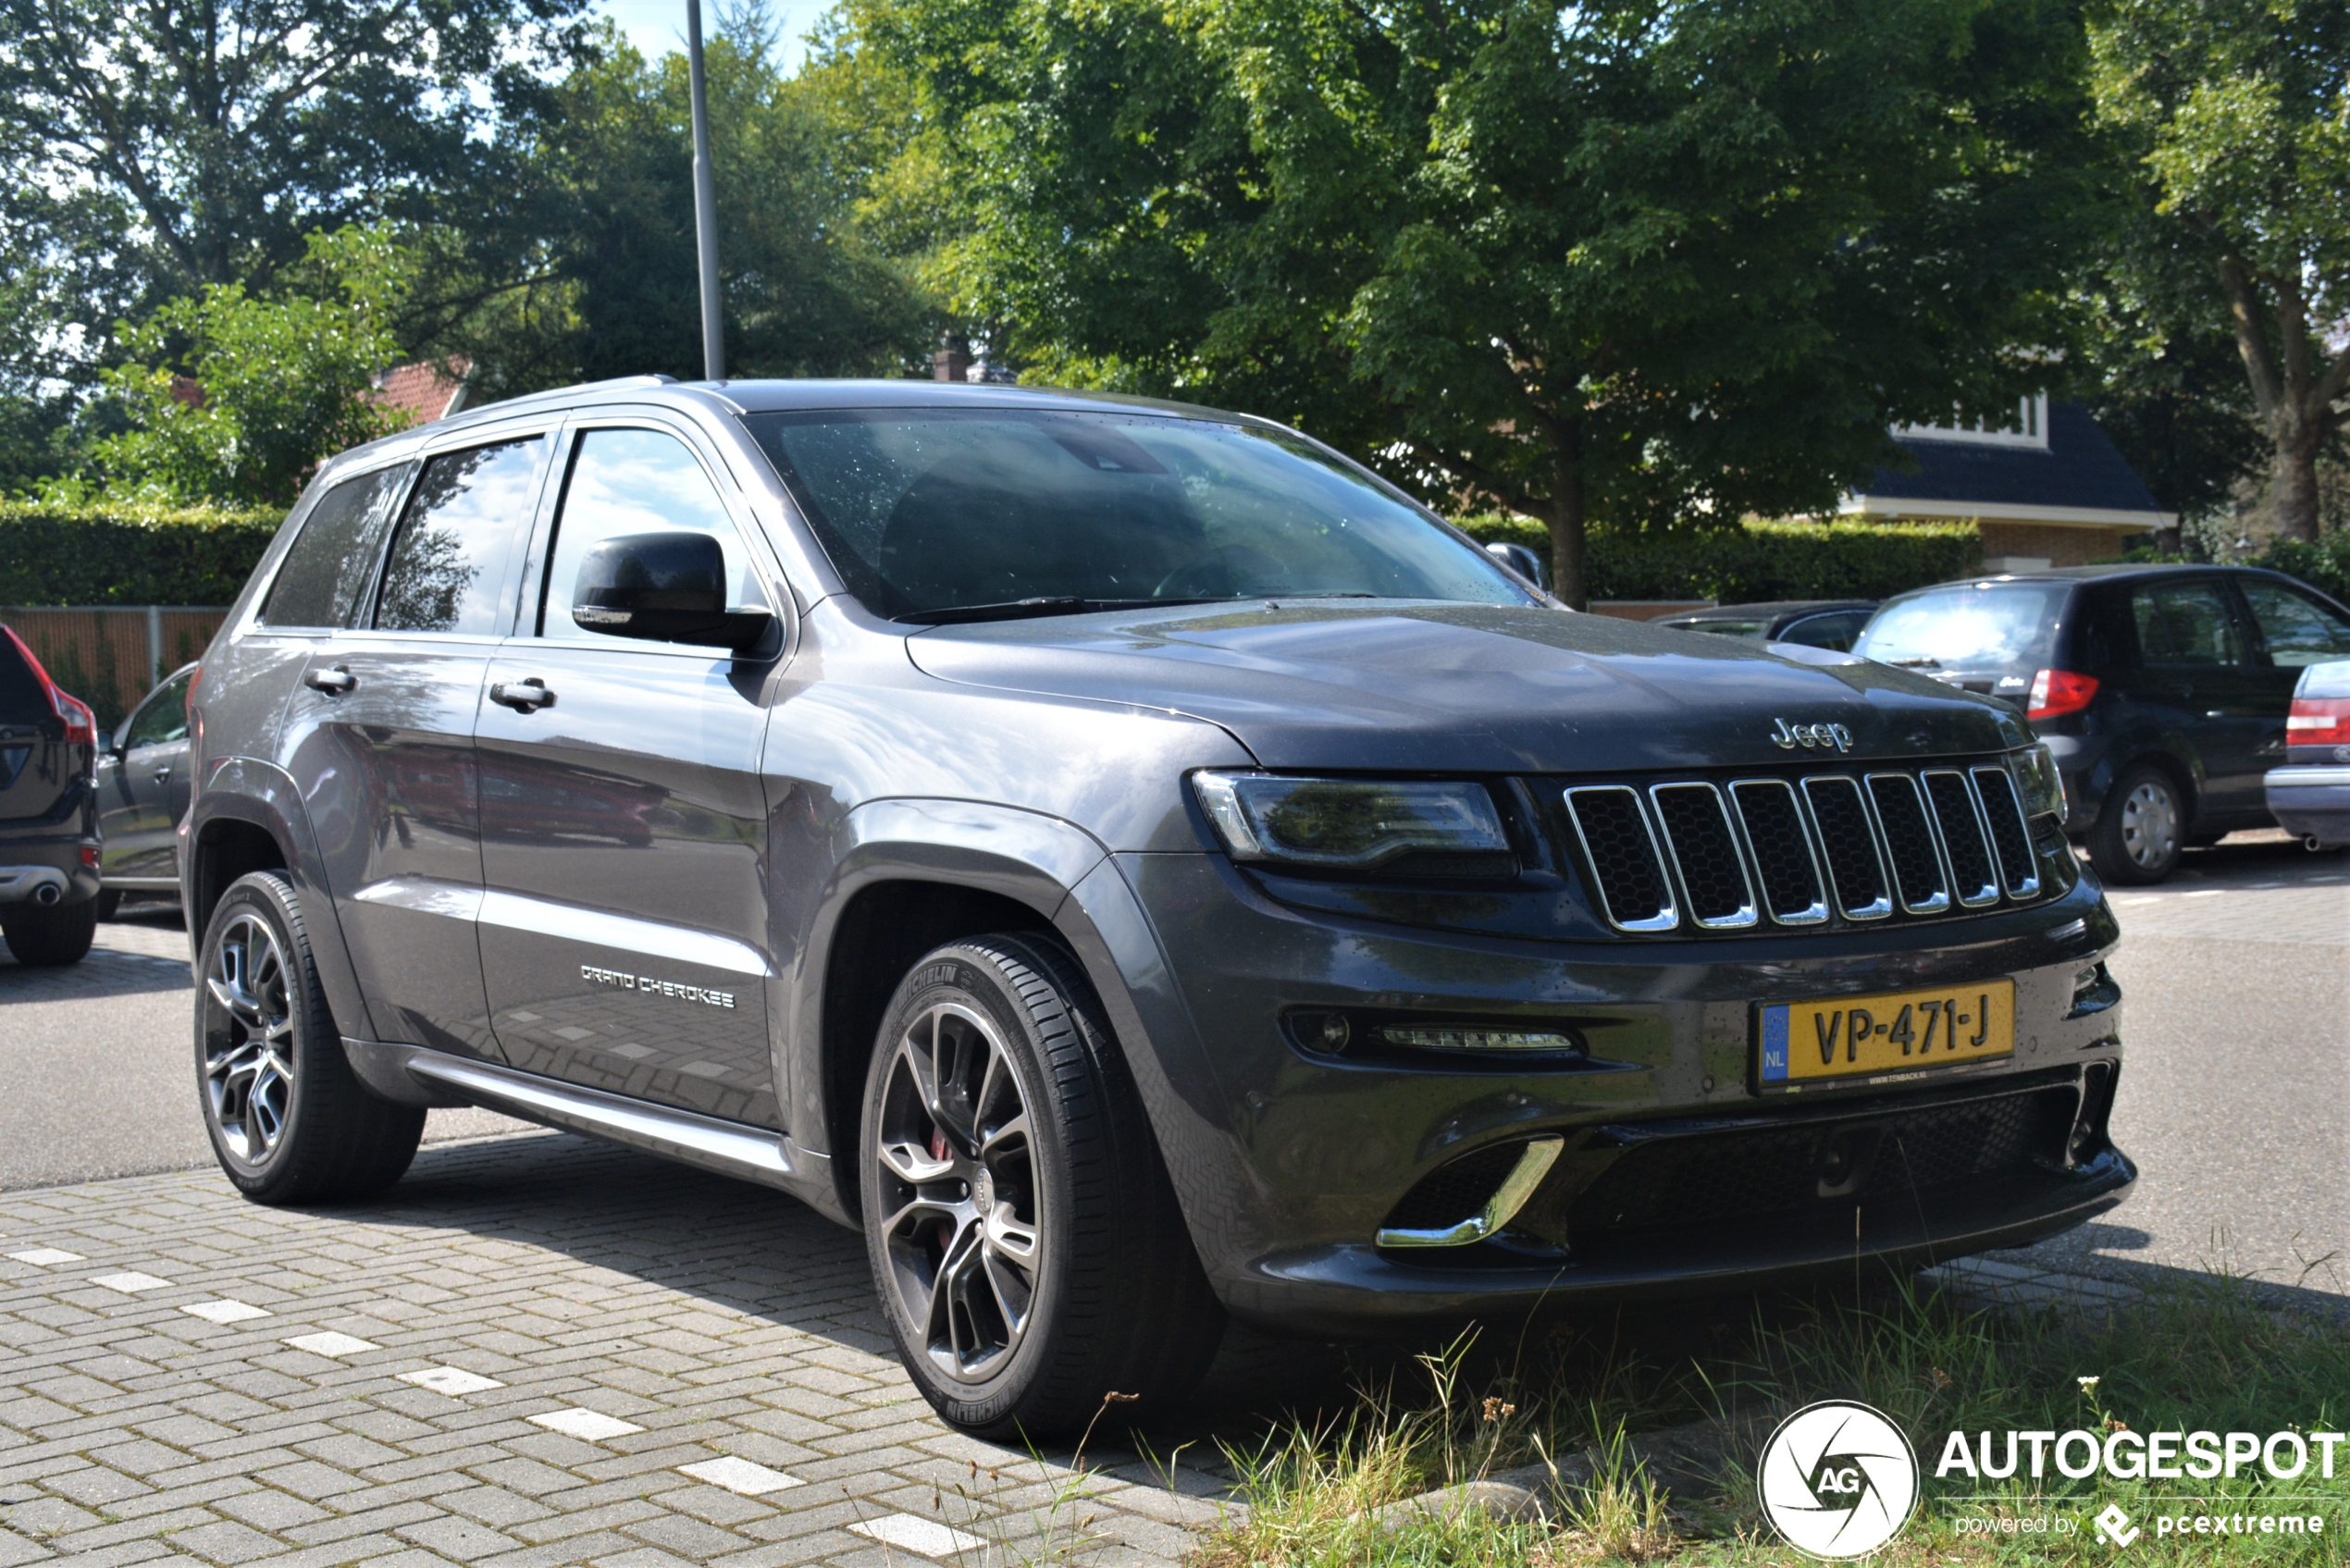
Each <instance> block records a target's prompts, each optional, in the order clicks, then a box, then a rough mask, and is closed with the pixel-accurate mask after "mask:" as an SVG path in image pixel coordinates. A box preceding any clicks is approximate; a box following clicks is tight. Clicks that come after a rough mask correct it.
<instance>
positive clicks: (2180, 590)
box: [2130, 583, 2244, 665]
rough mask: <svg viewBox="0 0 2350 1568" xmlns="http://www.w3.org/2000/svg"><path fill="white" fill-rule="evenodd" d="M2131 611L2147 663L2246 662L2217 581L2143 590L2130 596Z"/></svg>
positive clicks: (2163, 585)
mask: <svg viewBox="0 0 2350 1568" xmlns="http://www.w3.org/2000/svg"><path fill="white" fill-rule="evenodd" d="M2130 610H2131V613H2132V614H2133V616H2134V618H2135V619H2136V621H2137V623H2138V648H2139V650H2140V651H2141V652H2142V653H2143V654H2144V655H2145V657H2146V662H2147V663H2148V664H2171V665H2176V664H2241V663H2243V662H2244V640H2243V638H2241V637H2239V636H2237V635H2236V624H2235V622H2234V620H2233V619H2232V617H2231V616H2230V615H2229V614H2228V601H2227V599H2225V598H2223V597H2222V596H2221V594H2220V585H2218V584H2217V583H2161V584H2155V585H2151V586H2146V587H2142V588H2139V589H2137V590H2136V591H2135V592H2134V593H2133V594H2132V595H2131V596H2130Z"/></svg>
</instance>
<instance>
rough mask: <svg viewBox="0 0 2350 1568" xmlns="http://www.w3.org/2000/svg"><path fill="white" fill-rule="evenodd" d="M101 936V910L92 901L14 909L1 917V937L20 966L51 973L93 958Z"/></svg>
mask: <svg viewBox="0 0 2350 1568" xmlns="http://www.w3.org/2000/svg"><path fill="white" fill-rule="evenodd" d="M97 935H98V906H97V904H96V903H95V902H94V901H93V900H89V899H84V900H83V901H82V902H81V903H79V904H59V905H56V906H55V907H51V908H46V909H44V908H42V907H40V906H39V905H33V906H31V907H19V908H13V909H10V910H9V911H8V913H7V914H6V915H5V916H0V937H5V938H6V940H7V944H8V951H9V952H10V953H11V954H13V955H14V956H15V957H16V960H17V962H18V963H19V964H24V965H27V966H29V967H31V968H35V969H48V968H51V967H53V966H56V965H60V964H78V963H80V962H81V960H82V959H83V958H85V957H88V956H89V954H90V944H91V943H92V942H93V941H94V940H95V939H96V938H97Z"/></svg>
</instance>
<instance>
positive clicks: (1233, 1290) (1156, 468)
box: [183, 379, 2135, 1434]
mask: <svg viewBox="0 0 2350 1568" xmlns="http://www.w3.org/2000/svg"><path fill="white" fill-rule="evenodd" d="M1800 652H1801V653H1802V654H1803V655H1804V658H1803V659H1802V660H1801V661H1796V660H1793V659H1786V658H1780V657H1778V656H1776V655H1774V654H1773V653H1771V652H1769V651H1767V650H1766V649H1764V648H1762V647H1761V646H1759V645H1754V644H1749V643H1742V642H1739V641H1737V640H1734V639H1731V638H1727V637H1715V636H1695V635H1691V634H1688V633H1678V632H1670V631H1660V630H1657V629H1655V628H1652V627H1649V626H1642V625H1637V624H1631V623H1624V622H1618V621H1610V620H1606V619H1603V618H1601V617H1597V616H1587V615H1578V614H1575V613H1572V612H1569V611H1565V610H1564V609H1562V608H1561V607H1559V606H1558V605H1556V604H1555V603H1552V602H1551V601H1549V600H1547V599H1543V598H1542V597H1541V596H1540V591H1539V590H1538V589H1537V588H1535V587H1534V586H1532V585H1531V584H1529V583H1527V582H1526V581H1524V580H1523V579H1522V578H1520V577H1519V576H1517V575H1516V574H1514V573H1512V572H1510V571H1507V570H1504V569H1503V566H1502V565H1501V564H1499V563H1498V562H1495V561H1494V560H1492V559H1491V558H1490V556H1489V555H1487V554H1486V553H1485V552H1484V551H1482V550H1480V549H1478V548H1477V546H1476V545H1475V544H1474V543H1472V542H1471V541H1470V540H1469V539H1468V538H1466V537H1464V536H1463V535H1461V534H1458V533H1456V532H1454V531H1453V530H1452V529H1450V528H1448V527H1447V526H1445V525H1443V524H1442V523H1441V522H1440V521H1439V520H1438V519H1437V518H1435V517H1434V516H1433V515H1432V514H1430V513H1429V512H1426V511H1424V510H1422V509H1421V508H1419V507H1418V506H1416V505H1415V504H1414V503H1412V502H1411V501H1410V500H1407V499H1406V498H1404V496H1403V495H1402V494H1400V493H1399V492H1397V491H1395V490H1394V489H1392V488H1389V487H1388V486H1386V485H1385V484H1383V483H1382V482H1381V481H1380V480H1379V479H1378V478H1376V477H1375V476H1373V475H1370V474H1369V473H1367V472H1366V471H1365V470H1363V469H1361V468H1359V467H1357V466H1355V465H1354V464H1353V463H1349V462H1347V461H1346V460H1344V459H1343V458H1342V457H1340V456H1338V455H1336V454H1335V453H1333V452H1331V451H1329V450H1328V449H1326V448H1323V447H1321V446H1319V445H1317V444H1316V443H1314V442H1312V441H1310V440H1307V439H1305V438H1303V437H1300V436H1298V435H1297V434H1295V433H1294V432H1292V431H1289V430H1286V429H1283V428H1281V427H1280V426H1275V425H1271V424H1268V423H1267V422H1265V421H1262V420H1257V419H1252V418H1246V417H1243V416H1239V415H1233V414H1217V413H1213V412H1210V411H1206V410H1201V409H1192V408H1184V407H1181V406H1175V405H1167V404H1155V403H1143V402H1135V401H1125V400H1118V399H1111V398H1106V397H1087V396H1079V395H1073V394H1058V393H1048V392H1042V391H1037V390H1033V389H1015V388H1004V387H959V386H947V385H937V384H931V383H921V382H871V383H858V382H805V383H796V382H734V383H725V384H718V385H704V386H675V385H668V384H663V383H661V382H657V381H654V380H650V379H648V380H645V381H642V382H637V383H630V384H621V385H610V384H607V385H602V386H597V387H586V388H578V389H572V390H569V391H564V392H560V393H550V394H546V395H543V396H539V397H534V398H526V399H520V400H516V401H513V402H508V403H502V404H498V405H494V406H492V407H489V408H486V409H483V410H480V411H478V412H476V413H470V414H464V415H461V416H459V417H457V418H454V419H450V420H445V421H442V422H440V423H439V424H436V425H432V426H427V427H425V428H423V429H420V430H416V431H412V432H407V433H404V434H402V435H399V436H396V437H392V438H388V439H386V440H383V441H379V442H377V443H375V444H374V445H371V446H368V447H364V448H360V449H358V450H356V451H351V452H347V453H345V454H343V455H342V456H340V457H339V458H337V459H335V460H334V461H333V462H331V463H328V465H327V466H326V468H325V469H324V471H323V472H322V473H321V474H320V475H319V476H318V478H317V479H316V481H315V483H314V484H313V485H312V486H311V488H310V489H309V491H308V492H307V494H306V495H305V496H304V498H303V501H302V503H301V504H300V506H299V507H298V508H297V509H296V510H295V512H293V514H292V515H291V517H290V518H289V519H288V520H287V523H286V525H285V527H284V529H283V530H282V531H281V534H280V536H279V537H278V540H277V542H276V543H275V544H274V545H273V546H272V547H271V549H270V550H269V551H268V553H267V555H266V557H265V558H264V560H263V562H261V564H260V566H259V567H258V568H257V570H256V571H255V573H254V577H253V580H252V582H251V583H250V584H249V585H248V586H247V587H246V589H245V591H244V593H243V594H242V595H241V598H240V599H239V600H238V603H237V605H236V607H235V608H234V610H233V611H231V612H230V614H229V617H228V618H227V620H226V621H225V623H223V625H222V628H221V630H220V633H219V634H218V636H216V639H215V640H214V642H213V644H212V646H211V648H209V649H208V650H207V651H206V653H205V655H204V661H203V663H202V667H201V669H200V671H199V672H198V673H197V676H196V679H195V685H194V695H193V705H192V727H191V742H190V744H191V751H192V755H191V757H190V759H189V768H190V772H191V775H192V777H193V778H194V779H195V780H196V795H195V799H194V804H193V806H192V810H191V813H190V817H189V825H188V829H187V839H186V849H185V853H184V855H183V864H184V879H185V880H184V892H185V899H186V907H187V911H188V916H189V923H190V929H191V931H192V932H195V933H197V953H196V960H197V964H198V969H199V974H200V978H201V983H200V985H199V987H198V991H197V1008H198V1016H197V1019H196V1040H195V1069H196V1077H197V1081H198V1084H199V1087H200V1095H201V1105H202V1107H203V1114H204V1119H205V1124H206V1127H207V1129H208V1130H209V1132H210V1134H211V1137H212V1141H213V1145H214V1148H215V1150H216V1153H217V1154H218V1156H219V1159H220V1163H221V1166H222V1167H223V1168H224V1169H225V1170H226V1171H227V1172H228V1174H229V1179H231V1180H232V1181H234V1182H235V1183H236V1184H237V1185H238V1186H239V1187H240V1188H241V1189H242V1190H243V1191H246V1192H247V1193H248V1194H250V1195H251V1196H253V1197H254V1198H255V1199H256V1200H259V1201H262V1202H272V1203H291V1202H297V1201H304V1200H315V1199H319V1198H323V1197H327V1196H330V1195H334V1194H344V1193H352V1192H358V1191H367V1190H370V1189H372V1188H377V1187H380V1186H382V1185H383V1184H385V1183H387V1182H390V1181H392V1180H396V1179H398V1178H399V1176H400V1174H401V1172H402V1170H403V1169H404V1168H405V1167H406V1166H407V1163H408V1161H409V1158H410V1156H411V1154H413V1153H414V1149H415V1147H416V1141H417V1136H418V1133H419V1130H420V1129H421V1127H422V1125H423V1119H424V1115H425V1107H427V1106H428V1105H450V1104H462V1103H472V1104H478V1105H489V1106H494V1107H498V1108H501V1109H504V1110H506V1111H509V1112H512V1113H513V1114H516V1115H520V1116H524V1117H532V1118H535V1119H537V1120H539V1121H543V1122H546V1123H549V1124H551V1125H555V1126H561V1127H568V1128H574V1129H577V1130H582V1131H586V1132H590V1133H593V1134H596V1135H599V1136H601V1137H606V1138H611V1139H615V1140H618V1141H621V1142H627V1143H630V1144H634V1145H636V1146H638V1147H641V1148H646V1149H650V1150H653V1151H656V1152H658V1153H660V1154H665V1155H668V1156H671V1157H673V1158H676V1159H682V1160H686V1161H690V1162H693V1163H696V1164H699V1165H701V1166H704V1167H709V1168H711V1169H714V1170H718V1171H723V1172H726V1173H728V1174H730V1175H734V1176H737V1177H742V1178H746V1179H750V1180H755V1181H761V1182H765V1183H768V1184H770V1185H773V1186H774V1187H777V1188H780V1189H782V1190H784V1191H788V1192H792V1193H795V1194H797V1195H798V1196H799V1197H800V1198H802V1199H804V1200H806V1201H807V1202H808V1203H810V1204H813V1205H814V1206H815V1207H816V1208H818V1209H819V1210H821V1211H823V1213H825V1214H827V1215H830V1216H833V1217H835V1219H838V1220H840V1221H841V1222H843V1223H844V1224H849V1225H854V1226H857V1227H859V1228H860V1229H861V1230H862V1232H863V1234H864V1236H865V1239H866V1245H867V1249H868V1253H869V1256H870V1259H871V1262H872V1271H873V1278H874V1282H875V1285H876V1288H877V1290H878V1291H879V1294H880V1296H881V1299H882V1302H883V1303H884V1315H885V1317H886V1318H887V1320H888V1322H889V1324H890V1327H891V1330H892V1332H893V1333H894V1334H895V1335H896V1337H897V1345H898V1348H899V1350H900V1352H901V1353H902V1355H903V1357H904V1359H905V1363H906V1364H907V1366H908V1368H909V1372H910V1374H911V1375H912V1377H913V1378H914V1380H915V1382H916V1384H917V1385H918V1386H919V1387H920V1388H921V1390H922V1392H923V1394H924V1395H925V1396H926V1397H927V1398H928V1399H929V1400H930V1401H931V1402H932V1403H933V1404H934V1406H935V1407H936V1408H937V1409H938V1410H939V1411H940V1412H941V1413H942V1414H945V1415H946V1417H947V1418H948V1419H949V1420H951V1421H954V1422H956V1423H958V1424H960V1425H962V1426H967V1427H969V1428H971V1429H974V1430H978V1431H983V1432H989V1433H997V1434H1003V1433H1008V1432H1011V1431H1013V1430H1015V1429H1024V1430H1026V1431H1028V1432H1031V1433H1037V1434H1041V1433H1045V1432H1051V1431H1067V1430H1073V1429H1075V1428H1078V1427H1082V1426H1083V1425H1084V1424H1085V1423H1086V1422H1087V1421H1088V1420H1089V1419H1090V1418H1091V1417H1092V1416H1094V1415H1095V1414H1096V1413H1097V1412H1099V1411H1100V1409H1101V1408H1102V1403H1103V1400H1104V1397H1105V1396H1106V1395H1107V1394H1109V1393H1112V1392H1119V1393H1126V1394H1137V1395H1141V1396H1143V1397H1144V1398H1145V1399H1149V1398H1155V1397H1157V1396H1160V1395H1171V1394H1181V1392H1183V1391H1184V1390H1185V1389H1187V1388H1188V1387H1189V1386H1190V1385H1191V1384H1192V1382H1193V1381H1194V1379H1195V1377H1196V1375H1197V1373H1198V1371H1199V1369H1200V1368H1201V1367H1202V1366H1203V1365H1204V1364H1205V1361H1206V1357H1207V1356H1208V1355H1209V1354H1211V1353H1212V1352H1213V1350H1214V1348H1215V1345H1216V1341H1217V1337H1218V1334H1219V1332H1220V1331H1221V1325H1222V1323H1223V1321H1224V1315H1225V1314H1226V1312H1228V1311H1229V1312H1232V1313H1238V1314H1242V1315H1246V1316H1247V1317H1249V1318H1251V1319H1253V1320H1255V1321H1257V1322H1261V1323H1267V1324H1272V1325H1278V1326H1286V1327H1292V1328H1299V1329H1304V1330H1306V1331H1309V1332H1313V1333H1317V1334H1321V1335H1329V1334H1332V1333H1343V1332H1351V1331H1357V1330H1377V1329H1381V1328H1391V1327H1395V1326H1398V1325H1404V1324H1410V1323H1414V1322H1426V1321H1431V1320H1433V1321H1437V1322H1457V1321H1458V1320H1460V1319H1463V1318H1466V1317H1469V1316H1472V1315H1523V1314H1525V1313H1527V1312H1530V1311H1532V1310H1534V1309H1536V1308H1537V1307H1540V1306H1544V1305H1548V1306H1552V1307H1560V1306H1571V1305H1574V1304H1576V1303H1593V1302H1621V1301H1624V1300H1626V1299H1637V1298H1640V1297H1643V1296H1653V1295H1658V1294H1669V1293H1674V1292H1691V1291H1707V1290H1721V1289H1725V1288H1740V1287H1744V1288H1753V1287H1757V1286H1762V1285H1766V1284H1770V1283H1772V1282H1775V1281H1792V1280H1798V1279H1803V1278H1812V1277H1813V1276H1815V1275H1818V1274H1820V1273H1822V1272H1825V1273H1828V1274H1832V1275H1835V1276H1836V1277H1837V1278H1844V1279H1849V1278H1852V1275H1853V1270H1854V1269H1855V1268H1856V1266H1859V1265H1860V1264H1861V1262H1862V1261H1863V1260H1867V1261H1868V1262H1870V1263H1871V1264H1872V1265H1873V1266H1885V1265H1890V1266H1915V1265H1919V1264H1923V1263H1924V1262H1927V1261H1929V1260H1932V1259H1935V1258H1940V1257H1947V1256H1948V1255H1950V1254H1952V1253H1960V1252H1966V1251H1970V1250H1973V1249H1977V1248H1982V1247H1989V1246H2007V1245H2012V1244H2020V1243H2022V1242H2023V1241H2029V1240H2032V1239H2034V1238H2035V1237H2039V1236H2043V1235H2047V1234H2048V1233H2050V1232H2052V1231H2055V1230H2059V1229H2061V1228H2065V1227H2067V1226H2069V1225H2072V1224H2076V1223H2078V1222H2079V1221H2081V1220H2082V1219H2084V1217H2086V1216H2090V1215H2092V1214H2095V1213H2097V1212H2099V1211H2101V1210H2103V1209H2105V1208H2107V1207H2109V1206H2110V1205H2111V1204H2115V1203H2117V1202H2119V1201H2120V1200H2121V1197H2122V1195H2123V1193H2124V1192H2125V1191H2127V1190H2128V1188H2129V1187H2130V1185H2131V1183H2132V1182H2133V1180H2134V1176H2135V1173H2134V1170H2133V1168H2132V1167H2131V1166H2130V1163H2129V1161H2128V1160H2127V1159H2126V1158H2124V1157H2123V1156H2122V1154H2121V1153H2120V1152H2119V1151H2118V1150H2116V1149H2115V1148H2114V1147H2113V1145H2112V1143H2111V1142H2110V1141H2109V1138H2108V1136H2107V1117H2108V1114H2109V1109H2110V1107H2111V1105H2112V1102H2113V1095H2114V1091H2115V1086H2116V1083H2117V1080H2118V1077H2119V1072H2120V1063H2121V1040H2120V1022H2119V1020H2120V1017H2121V1014H2120V1010H2119V993H2118V991H2117V990H2116V988H2115V986H2114V984H2113V982H2112V981H2111V980H2110V978H2109V976H2108V975H2107V973H2106V970H2105V968H2104V965H2103V962H2102V959H2103V957H2104V956H2105V955H2106V953H2107V952H2108V951H2109V949H2110V948H2111V946H2112V945H2113V944H2114V942H2115V941H2116V939H2117V935H2118V932H2117V931H2116V927H2115V924H2114V921H2113V918H2112V916H2111V914H2110V912H2109V910H2108V908H2107V907H2106V905H2105V903H2104V900H2103V898H2102V897H2101V895H2099V893H2098V892H2097V890H2096V887H2095V885H2094V884H2092V883H2090V882H2089V881H2088V880H2087V879H2085V878H2084V877H2082V876H2081V875H2080V873H2079V871H2078V869H2077V865H2076V862H2075V861H2074V859H2073V857H2072V853H2071V851H2070V849H2069V848H2068V846H2066V844H2065V841H2064V836H2063V830H2062V825H2061V824H2062V817H2061V806H2062V800H2061V796H2060V794H2059V789H2058V785H2057V780H2056V775H2055V772H2054V769H2053V767H2052V766H2051V765H2050V764H2049V761H2048V758H2047V752H2046V751H2045V750H2043V749H2042V748H2040V747H2037V746H2035V744H2034V742H2033V740H2032V736H2031V735H2030V734H2029V732H2028V731H2027V730H2026V728H2025V726H2024V724H2023V722H2022V719H2021V717H2020V716H2019V715H2018V714H2017V713H2016V712H2015V711H2014V710H2011V709H2010V708H2008V707H2007V706H2005V705H2004V704H2000V703H1997V702H1993V701H1990V700H1988V699H1986V698H1983V697H1979V696H1977V695H1976V694H1974V693H1973V692H1967V691H1959V690H1954V689H1952V688H1950V687H1949V686H1947V685H1937V684H1936V683H1935V682H1933V681H1930V680H1926V679H1923V678H1921V677H1920V676H1917V675H1914V674H1911V673H1906V672H1903V671H1899V670H1893V669H1888V668H1886V666H1884V665H1880V664H1872V663H1869V662H1866V661H1861V660H1858V659H1853V658H1851V657H1849V656H1848V655H1837V654H1833V653H1826V652H1823V651H1821V650H1816V649H1802V650H1800Z"/></svg>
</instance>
